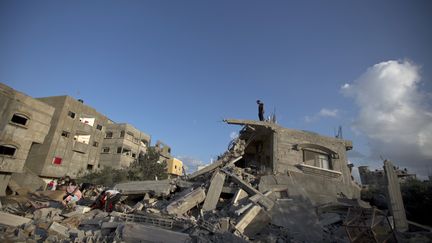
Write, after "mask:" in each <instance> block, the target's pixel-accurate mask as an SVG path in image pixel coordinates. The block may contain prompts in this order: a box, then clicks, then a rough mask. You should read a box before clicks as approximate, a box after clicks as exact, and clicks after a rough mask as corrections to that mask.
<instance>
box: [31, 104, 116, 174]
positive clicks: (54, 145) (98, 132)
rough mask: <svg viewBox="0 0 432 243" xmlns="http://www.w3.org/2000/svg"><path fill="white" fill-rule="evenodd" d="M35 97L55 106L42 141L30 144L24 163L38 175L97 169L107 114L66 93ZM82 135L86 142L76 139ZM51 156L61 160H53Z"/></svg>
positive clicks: (76, 172)
mask: <svg viewBox="0 0 432 243" xmlns="http://www.w3.org/2000/svg"><path fill="white" fill-rule="evenodd" d="M38 100H40V101H42V102H44V103H46V104H49V105H51V106H53V107H55V112H54V116H53V120H52V125H51V128H50V130H49V133H48V135H47V138H46V142H45V143H44V144H40V145H37V146H34V147H33V148H32V150H31V152H30V154H29V155H31V156H29V159H28V160H27V163H26V166H27V167H28V168H30V169H31V170H32V171H34V172H35V173H37V174H38V175H40V176H42V177H62V176H64V175H69V176H71V177H76V176H77V175H78V173H79V172H83V171H89V170H95V169H97V167H98V165H99V156H100V151H101V145H102V142H103V138H104V134H105V126H106V124H107V123H108V118H107V117H105V116H104V115H102V114H100V113H99V112H97V111H96V110H95V109H94V108H92V107H90V106H87V105H85V104H83V103H82V102H80V101H78V100H75V99H74V98H72V97H69V96H53V97H46V98H39V99H38ZM71 112H72V113H73V114H74V115H72V113H71ZM71 116H74V117H71ZM85 119H93V120H92V121H91V123H93V124H91V123H88V124H85V123H84V122H85V121H86V120H85ZM80 120H82V121H80ZM85 136H88V140H86V143H88V144H86V143H84V142H83V141H82V140H80V139H82V137H85ZM55 158H59V159H61V163H60V164H56V163H55V162H54V160H55Z"/></svg>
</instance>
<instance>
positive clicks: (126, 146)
mask: <svg viewBox="0 0 432 243" xmlns="http://www.w3.org/2000/svg"><path fill="white" fill-rule="evenodd" d="M149 145H150V136H149V135H147V134H145V133H143V132H141V131H139V130H138V129H136V128H135V127H133V126H132V125H130V124H126V123H113V122H111V121H108V124H107V125H106V127H105V137H104V139H103V144H102V150H101V155H100V159H99V164H100V166H101V168H103V167H112V168H114V169H120V168H126V167H129V166H130V164H131V163H132V162H133V161H135V160H136V159H137V158H138V156H139V154H140V153H145V152H146V151H147V148H148V146H149Z"/></svg>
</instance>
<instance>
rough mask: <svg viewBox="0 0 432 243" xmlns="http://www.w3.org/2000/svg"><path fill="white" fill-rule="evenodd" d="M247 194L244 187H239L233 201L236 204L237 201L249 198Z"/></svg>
mask: <svg viewBox="0 0 432 243" xmlns="http://www.w3.org/2000/svg"><path fill="white" fill-rule="evenodd" d="M247 196H248V194H247V193H246V192H245V191H244V190H243V189H238V190H237V192H236V194H235V195H234V197H233V201H232V203H233V204H234V205H236V204H237V203H239V202H240V201H242V200H243V199H245V198H247Z"/></svg>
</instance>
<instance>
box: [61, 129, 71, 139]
mask: <svg viewBox="0 0 432 243" xmlns="http://www.w3.org/2000/svg"><path fill="white" fill-rule="evenodd" d="M61 135H62V137H65V138H68V137H69V136H70V132H66V131H62V133H61Z"/></svg>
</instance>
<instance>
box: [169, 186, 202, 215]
mask: <svg viewBox="0 0 432 243" xmlns="http://www.w3.org/2000/svg"><path fill="white" fill-rule="evenodd" d="M205 198H206V194H205V191H204V189H203V188H201V187H199V188H197V189H195V190H193V191H192V192H190V193H188V194H186V195H185V196H183V197H182V198H180V199H177V200H175V201H174V202H172V203H170V204H169V205H168V206H167V207H166V211H167V212H168V213H169V214H175V215H177V216H181V215H183V214H184V213H186V212H187V211H189V210H190V209H192V208H194V207H196V206H197V205H198V204H200V203H202V202H203V201H204V199H205Z"/></svg>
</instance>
